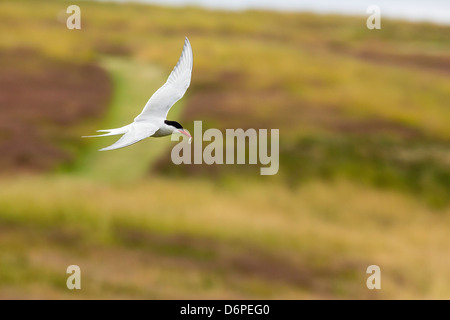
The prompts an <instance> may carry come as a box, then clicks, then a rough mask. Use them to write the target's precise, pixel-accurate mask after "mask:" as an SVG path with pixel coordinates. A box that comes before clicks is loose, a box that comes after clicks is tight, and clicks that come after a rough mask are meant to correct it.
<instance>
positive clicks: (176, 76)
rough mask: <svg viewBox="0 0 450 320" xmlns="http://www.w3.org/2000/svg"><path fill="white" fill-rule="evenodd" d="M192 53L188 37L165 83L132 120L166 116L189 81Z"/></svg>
mask: <svg viewBox="0 0 450 320" xmlns="http://www.w3.org/2000/svg"><path fill="white" fill-rule="evenodd" d="M192 65H193V55H192V48H191V44H190V43H189V40H188V38H186V39H185V41H184V46H183V51H182V52H181V56H180V59H179V60H178V63H177V65H176V66H175V68H174V69H173V71H172V73H171V74H170V75H169V78H168V79H167V81H166V83H165V84H164V85H163V86H162V87H161V88H159V89H158V90H157V91H156V92H155V93H154V94H153V95H152V96H151V98H150V99H149V100H148V102H147V104H146V105H145V107H144V110H142V112H141V114H139V115H138V116H137V117H136V118H135V119H134V121H135V122H141V121H144V122H145V121H150V120H151V119H152V118H155V117H157V118H163V119H165V118H166V117H167V113H168V112H169V110H170V108H171V107H172V106H173V105H174V104H175V102H177V101H178V100H180V99H181V98H182V97H183V96H184V94H185V92H186V90H187V88H188V87H189V84H190V83H191V74H192Z"/></svg>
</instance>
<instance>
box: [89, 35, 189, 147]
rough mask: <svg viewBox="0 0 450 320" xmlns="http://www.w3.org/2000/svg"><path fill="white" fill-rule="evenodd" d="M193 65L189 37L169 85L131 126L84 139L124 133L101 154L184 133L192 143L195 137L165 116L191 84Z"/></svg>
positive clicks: (153, 98)
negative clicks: (143, 141)
mask: <svg viewBox="0 0 450 320" xmlns="http://www.w3.org/2000/svg"><path fill="white" fill-rule="evenodd" d="M192 64H193V56H192V48H191V44H190V43H189V40H188V38H187V37H186V39H185V41H184V46H183V51H182V52H181V56H180V59H179V60H178V63H177V65H176V66H175V68H173V70H172V72H171V73H170V75H169V78H168V79H167V81H166V83H165V84H164V85H163V86H162V87H161V88H159V89H158V90H157V91H156V92H155V93H154V94H153V95H152V96H151V97H150V99H149V100H148V102H147V104H146V105H145V107H144V109H143V110H142V112H141V113H140V114H139V115H138V116H137V117H136V118H135V119H134V121H133V122H132V123H130V124H128V125H126V126H124V127H121V128H116V129H108V130H97V132H107V133H105V134H100V135H95V136H84V137H83V138H89V137H106V136H114V135H119V134H123V136H122V137H121V138H120V139H119V140H118V141H117V142H116V143H114V144H112V145H110V146H109V147H106V148H103V149H100V150H99V151H106V150H113V149H119V148H124V147H128V146H130V145H132V144H135V143H136V142H139V141H141V140H142V139H145V138H148V137H163V136H168V135H171V134H172V133H174V132H179V133H181V134H184V135H185V136H187V137H189V142H191V139H192V137H191V135H190V134H189V132H188V131H186V130H185V129H183V127H182V126H181V125H180V124H179V123H178V122H176V121H169V120H166V117H167V113H168V112H169V110H170V108H171V107H172V106H173V105H174V104H175V102H177V101H178V100H180V99H181V98H182V97H183V96H184V94H185V92H186V90H187V88H188V87H189V84H190V83H191V74H192Z"/></svg>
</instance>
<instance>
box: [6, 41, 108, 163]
mask: <svg viewBox="0 0 450 320" xmlns="http://www.w3.org/2000/svg"><path fill="white" fill-rule="evenodd" d="M0 68H1V70H2V72H1V73H0V88H2V89H1V91H0V154H1V158H0V164H1V167H2V170H3V171H4V172H7V171H11V170H27V171H30V170H31V171H41V170H50V169H52V168H54V167H55V165H57V164H59V163H61V162H65V161H68V160H70V155H69V154H68V153H67V152H66V151H64V150H63V149H62V148H61V145H62V144H67V143H68V142H69V141H70V140H71V139H75V134H74V133H73V132H72V131H73V130H71V129H70V128H72V127H75V126H76V125H78V124H80V123H81V122H82V121H83V120H85V119H86V118H93V117H98V116H100V115H101V114H102V113H103V112H104V110H105V108H106V105H107V102H108V99H109V97H110V94H111V82H110V79H109V77H108V75H107V74H106V73H105V72H104V71H103V70H102V69H100V68H99V67H97V66H95V65H93V64H87V63H85V64H74V63H69V62H62V61H54V60H50V59H49V58H46V57H44V56H41V55H39V54H37V53H35V52H33V51H30V50H24V49H18V50H14V51H0ZM78 138H79V136H78V135H76V139H78Z"/></svg>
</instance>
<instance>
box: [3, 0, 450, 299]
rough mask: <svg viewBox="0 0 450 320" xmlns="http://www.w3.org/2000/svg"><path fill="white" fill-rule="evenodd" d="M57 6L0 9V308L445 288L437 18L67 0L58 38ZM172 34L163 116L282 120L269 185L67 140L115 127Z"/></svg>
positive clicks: (415, 294)
mask: <svg viewBox="0 0 450 320" xmlns="http://www.w3.org/2000/svg"><path fill="white" fill-rule="evenodd" d="M69 4H74V3H69V2H62V1H40V2H36V1H4V2H1V3H0V25H1V26H2V28H3V29H4V30H6V29H8V30H10V31H9V32H5V33H3V34H2V37H1V38H0V65H1V66H2V72H1V75H0V84H2V86H1V87H2V90H1V91H0V108H1V109H2V111H3V112H2V116H0V150H1V154H2V157H1V158H0V163H1V164H2V166H1V168H2V169H1V170H0V174H1V180H0V229H1V232H0V234H1V235H0V297H2V298H11V297H13V298H16V297H17V298H37V297H43V298H71V297H76V298H80V297H85V298H157V299H164V298H290V299H298V298H325V299H326V298H449V297H450V289H449V288H450V286H449V284H450V271H448V270H449V268H448V267H449V266H450V261H449V258H448V257H449V255H448V252H449V250H450V236H449V235H448V232H447V228H446V226H448V223H449V222H450V221H449V219H450V207H449V199H450V169H449V166H450V148H449V147H450V109H449V103H448V101H450V78H449V74H450V50H449V49H450V33H449V31H450V27H448V26H437V25H431V24H411V23H405V22H397V21H389V20H385V19H383V25H382V29H381V30H368V29H367V28H366V21H365V17H361V18H357V17H351V18H350V17H341V16H316V15H312V14H289V13H271V12H263V11H246V12H221V11H205V10H202V9H198V8H163V7H155V6H147V5H138V4H116V3H93V2H77V3H76V4H78V5H79V6H80V8H81V15H82V29H81V30H68V29H67V28H66V26H65V23H66V19H67V17H68V14H66V13H65V10H66V8H67V6H68V5H69ZM185 36H188V37H189V39H190V42H191V44H192V47H193V51H194V70H193V78H192V82H191V87H190V88H189V90H188V92H187V94H186V95H185V97H184V98H183V100H182V101H180V102H178V103H177V104H176V105H175V106H174V107H173V108H172V110H171V111H170V113H169V119H171V120H177V121H179V122H180V123H181V124H183V126H184V127H185V128H187V129H188V130H190V131H191V132H192V131H193V121H194V120H203V129H204V130H205V129H207V128H213V127H214V128H219V129H221V130H225V129H227V128H244V129H246V128H267V129H280V171H279V173H278V175H276V176H272V177H267V176H263V177H261V176H259V167H260V165H248V166H238V165H235V166H225V165H213V166H207V165H201V166H200V165H181V166H176V165H174V164H173V163H172V162H171V161H170V148H171V146H173V145H174V142H171V141H170V139H168V138H167V139H147V140H145V141H142V142H141V143H139V144H136V145H134V146H131V147H129V148H125V149H121V150H117V151H114V152H104V153H99V152H97V149H98V148H100V147H104V146H107V145H109V144H111V143H112V142H113V141H115V139H116V138H114V137H112V138H111V137H108V138H100V139H97V140H82V139H81V138H79V137H80V136H82V135H86V134H90V133H92V132H94V130H96V129H105V128H110V127H118V126H122V125H125V124H127V123H129V122H131V121H132V119H133V118H134V117H135V116H136V115H137V114H138V113H139V112H140V110H141V109H142V107H143V106H144V105H145V103H146V101H147V99H148V98H149V96H150V95H151V94H152V93H153V92H154V91H155V90H156V89H157V88H159V86H161V85H162V84H163V83H164V81H165V80H166V78H167V76H168V74H169V73H170V71H171V70H172V68H173V66H174V64H175V63H176V61H177V59H178V57H179V54H180V52H181V47H182V43H183V39H184V37H185ZM70 264H78V265H80V267H81V269H82V272H83V289H82V290H81V291H79V292H71V291H69V290H67V289H66V287H65V279H66V276H67V275H66V274H65V268H66V267H67V266H68V265H70ZM371 264H377V265H379V266H380V267H381V270H382V277H383V278H382V279H383V280H382V290H380V291H376V292H374V291H371V290H368V289H367V288H366V285H365V283H366V282H365V281H366V278H367V275H366V273H365V272H366V268H367V266H369V265H371Z"/></svg>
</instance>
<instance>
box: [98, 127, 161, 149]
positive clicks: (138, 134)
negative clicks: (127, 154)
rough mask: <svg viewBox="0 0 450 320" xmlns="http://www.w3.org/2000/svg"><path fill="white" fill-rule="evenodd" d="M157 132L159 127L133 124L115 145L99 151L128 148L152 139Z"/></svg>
mask: <svg viewBox="0 0 450 320" xmlns="http://www.w3.org/2000/svg"><path fill="white" fill-rule="evenodd" d="M157 130H158V127H157V126H149V125H139V124H134V123H133V124H132V125H131V126H130V127H129V130H128V131H127V132H126V133H125V134H124V135H123V136H122V137H121V138H120V139H119V140H117V141H116V142H115V143H114V144H112V145H110V146H109V147H106V148H102V149H99V151H107V150H114V149H119V148H124V147H128V146H130V145H132V144H135V143H136V142H139V141H141V140H143V139H145V138H148V137H150V136H151V135H152V134H154V133H155V132H156V131H157Z"/></svg>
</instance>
